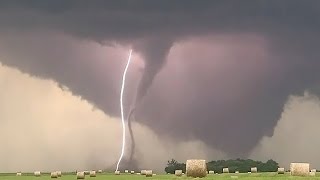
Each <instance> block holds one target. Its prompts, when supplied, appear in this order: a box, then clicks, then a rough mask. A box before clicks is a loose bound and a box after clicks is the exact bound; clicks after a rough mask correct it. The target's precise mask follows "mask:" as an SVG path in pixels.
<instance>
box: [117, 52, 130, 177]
mask: <svg viewBox="0 0 320 180" xmlns="http://www.w3.org/2000/svg"><path fill="white" fill-rule="evenodd" d="M131 54H132V49H130V53H129V58H128V62H127V65H126V67H125V69H124V72H123V76H122V86H121V92H120V110H121V122H122V147H121V155H120V157H119V160H118V163H117V168H116V171H118V169H119V164H120V162H121V160H122V158H123V154H124V149H125V146H126V126H125V122H124V113H123V92H124V87H125V82H126V75H127V71H128V68H129V65H130V62H131Z"/></svg>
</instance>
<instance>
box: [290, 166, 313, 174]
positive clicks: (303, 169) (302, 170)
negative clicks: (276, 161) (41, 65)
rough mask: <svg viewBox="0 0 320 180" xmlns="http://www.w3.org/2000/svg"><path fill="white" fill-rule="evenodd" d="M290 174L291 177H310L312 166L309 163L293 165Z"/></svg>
mask: <svg viewBox="0 0 320 180" xmlns="http://www.w3.org/2000/svg"><path fill="white" fill-rule="evenodd" d="M290 174H291V176H309V175H310V164H309V163H291V164H290Z"/></svg>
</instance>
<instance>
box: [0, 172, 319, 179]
mask: <svg viewBox="0 0 320 180" xmlns="http://www.w3.org/2000/svg"><path fill="white" fill-rule="evenodd" d="M46 179H47V180H49V179H52V180H54V179H57V180H58V179H60V180H76V179H77V178H76V175H75V174H71V173H68V174H63V175H62V177H59V178H51V177H50V174H47V173H46V174H42V175H41V177H35V176H34V175H33V174H31V173H30V174H23V173H22V176H16V174H0V180H46ZM85 179H89V180H125V179H133V180H135V179H136V180H138V179H153V180H157V179H159V180H162V179H194V178H189V177H186V176H185V175H184V176H182V177H177V176H175V175H155V176H153V177H145V176H142V175H136V174H133V175H132V174H121V175H114V174H113V173H110V174H108V173H102V174H98V173H97V177H89V175H86V177H85ZM197 179H198V178H197ZM199 179H200V178H199ZM201 179H218V180H219V179H243V180H246V179H248V180H249V179H250V180H251V179H252V180H258V179H265V180H267V179H272V180H277V179H279V180H285V179H319V180H320V174H319V173H317V174H316V176H312V177H311V176H309V177H296V176H290V174H289V173H286V174H284V175H283V174H282V175H278V174H277V173H254V174H247V173H240V174H234V173H229V174H213V175H211V174H209V175H208V176H207V177H206V178H201Z"/></svg>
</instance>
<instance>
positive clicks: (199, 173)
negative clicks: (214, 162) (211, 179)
mask: <svg viewBox="0 0 320 180" xmlns="http://www.w3.org/2000/svg"><path fill="white" fill-rule="evenodd" d="M186 174H187V177H193V178H196V177H199V178H202V177H206V176H207V165H206V160H202V159H189V160H187V162H186Z"/></svg>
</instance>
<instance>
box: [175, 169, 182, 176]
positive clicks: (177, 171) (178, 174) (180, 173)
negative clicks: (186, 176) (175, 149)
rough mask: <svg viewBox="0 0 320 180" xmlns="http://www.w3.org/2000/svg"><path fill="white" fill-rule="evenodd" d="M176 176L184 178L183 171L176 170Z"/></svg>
mask: <svg viewBox="0 0 320 180" xmlns="http://www.w3.org/2000/svg"><path fill="white" fill-rule="evenodd" d="M174 175H176V176H182V170H175V171H174Z"/></svg>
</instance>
